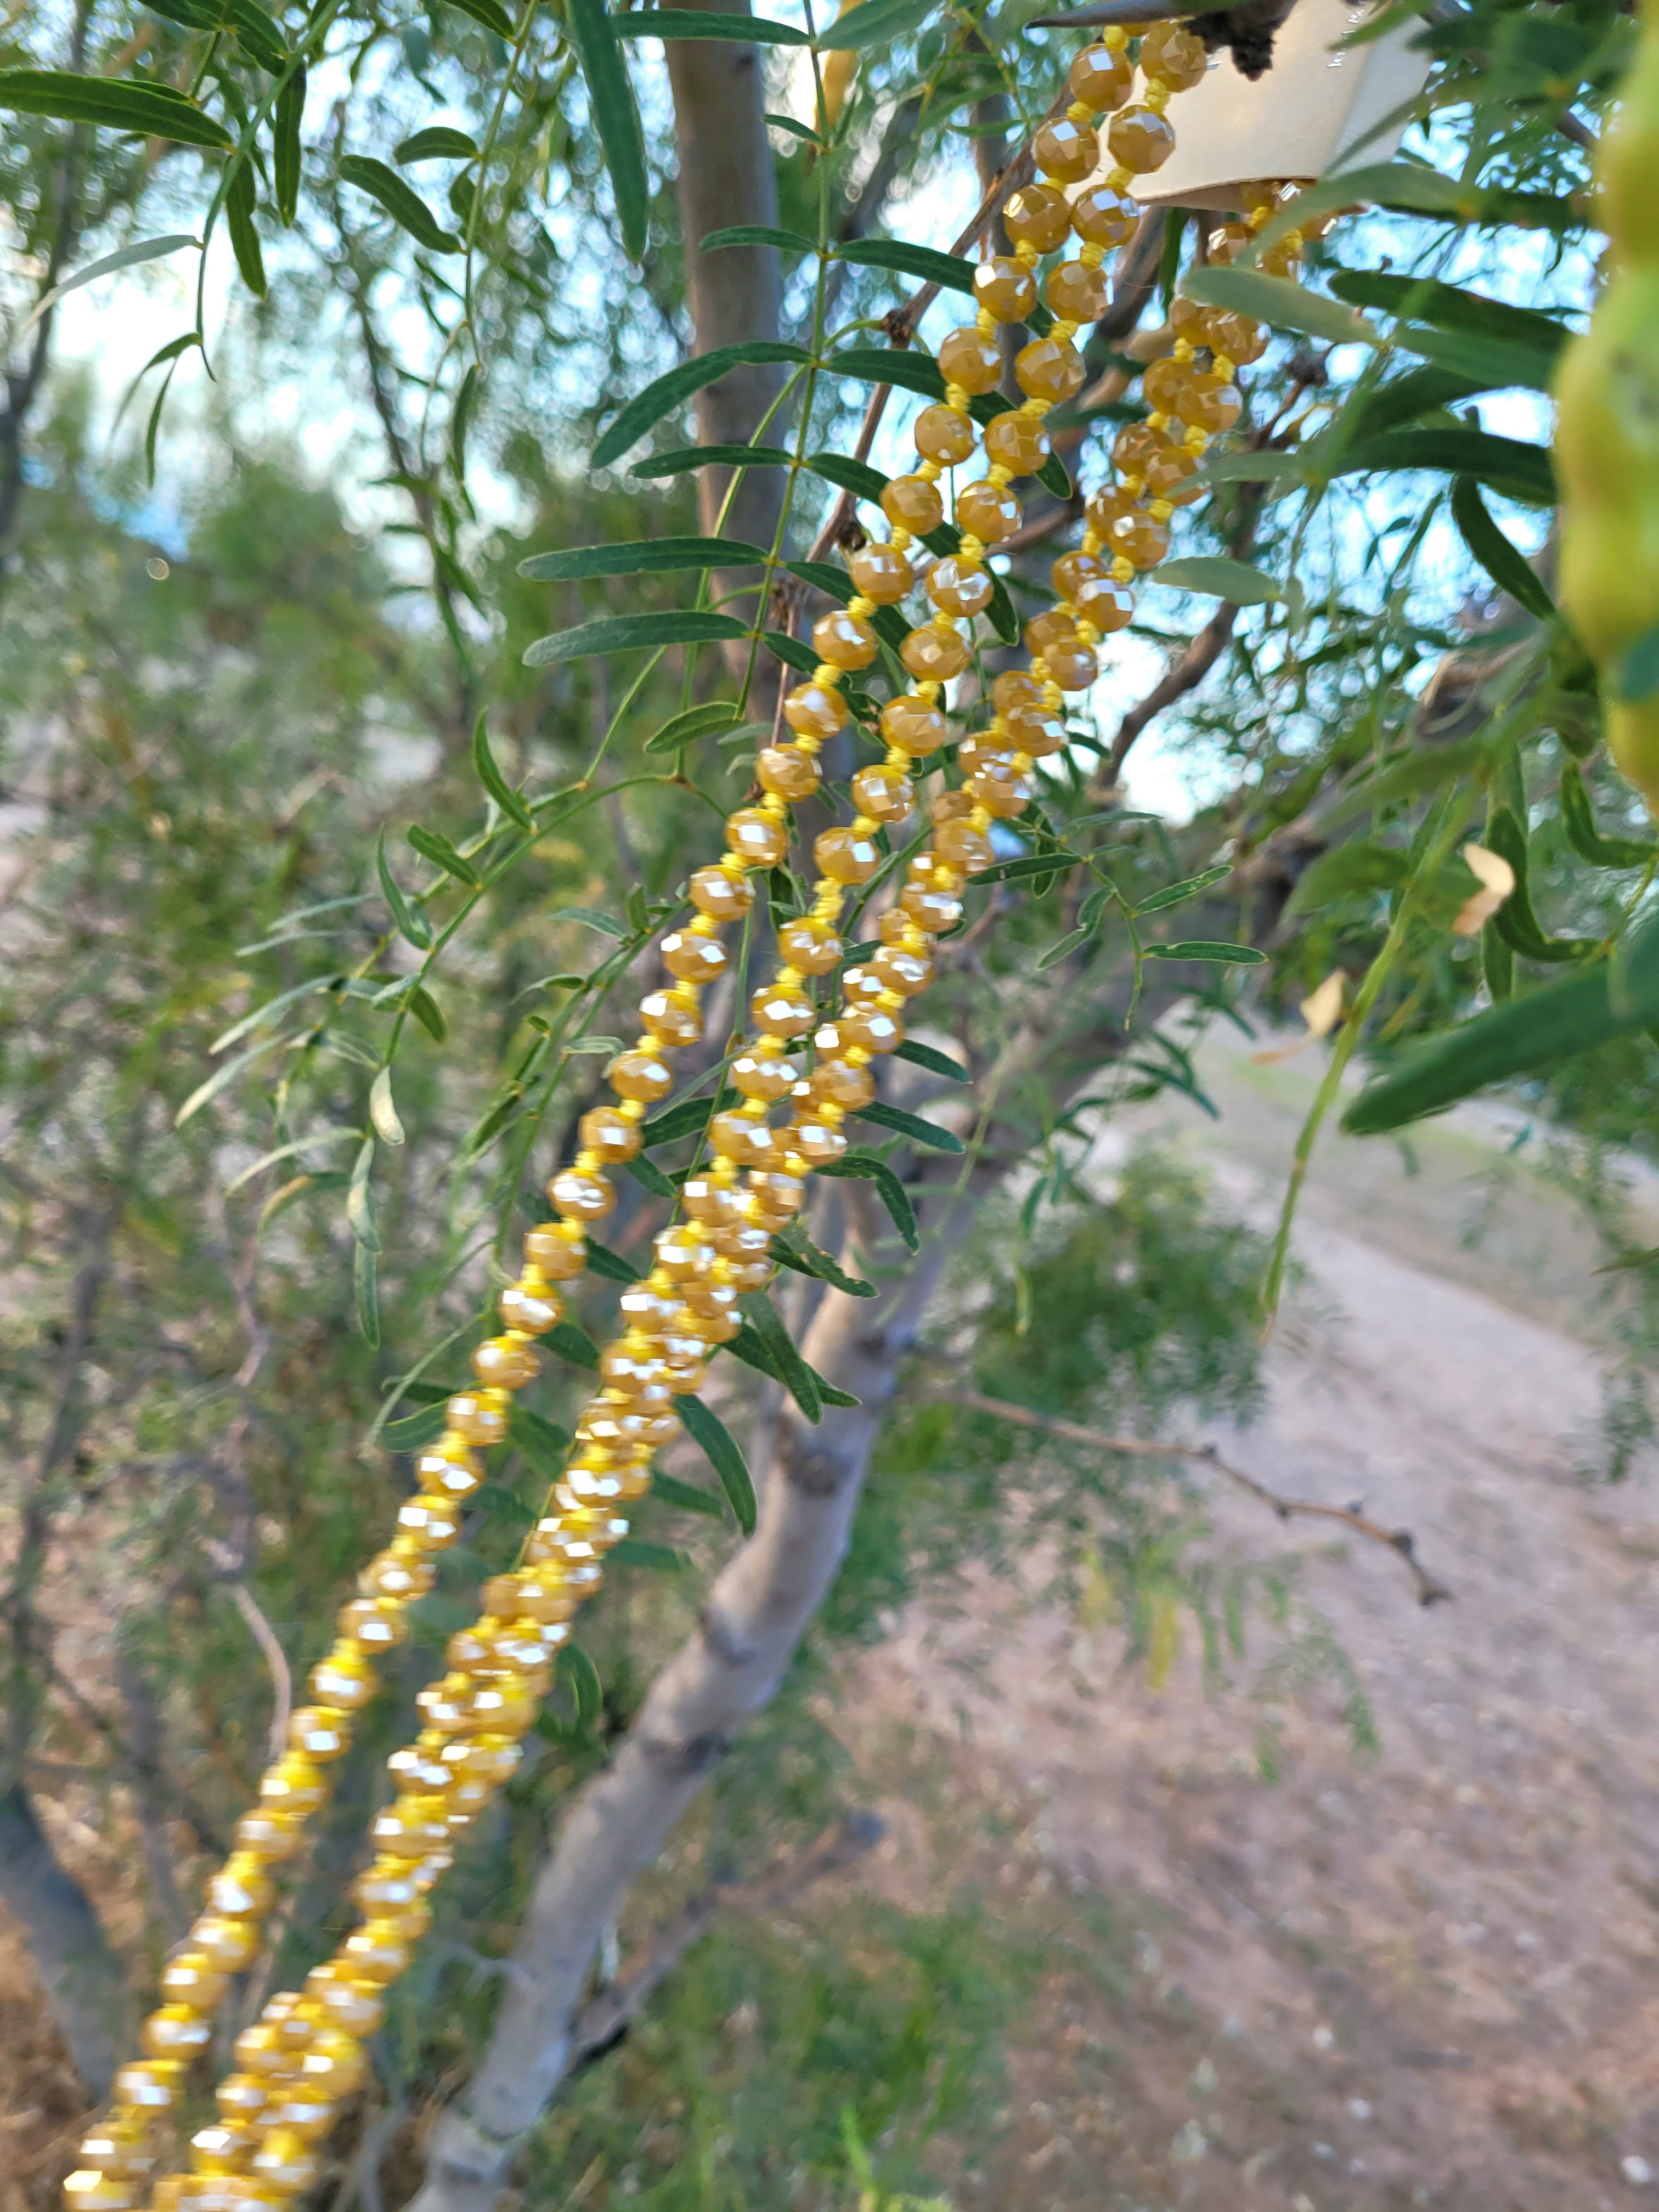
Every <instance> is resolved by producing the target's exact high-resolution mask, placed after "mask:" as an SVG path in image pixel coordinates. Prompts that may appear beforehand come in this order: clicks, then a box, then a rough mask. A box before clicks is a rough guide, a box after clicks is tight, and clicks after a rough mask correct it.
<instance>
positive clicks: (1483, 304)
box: [1330, 269, 1572, 360]
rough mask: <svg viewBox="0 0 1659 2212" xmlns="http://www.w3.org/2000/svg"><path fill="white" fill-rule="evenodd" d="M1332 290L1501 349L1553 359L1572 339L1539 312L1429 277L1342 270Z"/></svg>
mask: <svg viewBox="0 0 1659 2212" xmlns="http://www.w3.org/2000/svg"><path fill="white" fill-rule="evenodd" d="M1330 287H1331V289H1332V291H1333V292H1334V293H1335V294H1336V295H1337V297H1338V298H1339V299H1340V300H1346V301H1347V303H1348V305H1349V306H1350V307H1380V308H1381V309H1382V310H1383V313H1385V314H1390V315H1402V316H1404V317H1406V318H1407V320H1409V321H1411V322H1413V323H1429V324H1432V325H1434V327H1435V328H1436V329H1437V330H1446V331H1466V332H1467V333H1468V335H1469V336H1470V337H1480V338H1492V339H1495V340H1496V341H1497V342H1498V343H1499V344H1501V345H1508V346H1516V347H1521V348H1523V349H1527V350H1528V351H1531V352H1534V353H1541V354H1543V355H1545V356H1547V357H1548V358H1549V359H1551V360H1553V359H1554V358H1555V357H1556V356H1558V355H1559V352H1560V350H1561V349H1562V347H1563V346H1564V345H1565V343H1566V342H1567V340H1568V339H1569V338H1570V337H1571V335H1572V333H1571V331H1569V330H1567V329H1566V327H1565V325H1563V324H1561V323H1559V322H1557V321H1556V320H1555V319H1554V317H1553V316H1551V315H1543V314H1540V313H1539V312H1538V310H1537V309H1536V308H1535V307H1510V305H1509V303H1508V302H1507V301H1504V300H1488V299H1486V298H1485V297H1483V296H1482V295H1481V294H1480V293H1479V292H1466V291H1463V290H1462V289H1460V288H1459V287H1458V286H1456V285H1455V284H1441V283H1435V282H1434V281H1433V280H1432V279H1431V278H1428V277H1424V276H1392V275H1389V274H1385V273H1384V272H1383V271H1381V270H1370V269H1338V270H1333V271H1332V272H1331V276H1330Z"/></svg>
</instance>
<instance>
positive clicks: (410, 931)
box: [374, 829, 432, 952]
mask: <svg viewBox="0 0 1659 2212" xmlns="http://www.w3.org/2000/svg"><path fill="white" fill-rule="evenodd" d="M374 866H375V872H376V873H377V874H378V875H379V877H380V894H381V896H382V897H383V898H384V899H385V900H386V904H387V905H388V906H389V907H390V908H391V909H392V921H394V922H395V923H396V925H397V928H398V935H399V936H400V937H402V938H404V939H406V940H407V941H408V943H410V945H413V946H414V947H415V949H416V951H417V952H425V951H429V950H430V948H431V945H432V924H431V923H430V922H429V921H428V920H427V918H426V916H425V915H424V914H422V911H421V909H420V908H419V907H417V906H411V905H410V902H409V901H408V900H407V899H406V898H405V897H404V894H403V890H402V889H401V887H400V886H399V884H398V878H396V877H395V876H394V875H393V874H392V866H391V863H390V861H388V860H387V859H386V831H385V830H384V829H382V830H381V832H380V839H379V842H377V843H376V845H375V848H374Z"/></svg>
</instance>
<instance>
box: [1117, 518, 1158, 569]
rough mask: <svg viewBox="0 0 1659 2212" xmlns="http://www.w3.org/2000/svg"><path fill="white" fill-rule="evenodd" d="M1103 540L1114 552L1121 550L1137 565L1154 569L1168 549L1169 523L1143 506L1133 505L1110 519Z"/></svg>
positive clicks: (1125, 556)
mask: <svg viewBox="0 0 1659 2212" xmlns="http://www.w3.org/2000/svg"><path fill="white" fill-rule="evenodd" d="M1106 540H1107V544H1109V546H1110V548H1111V550H1112V551H1113V552H1114V553H1121V555H1122V556H1123V557H1124V559H1125V560H1126V561H1130V562H1133V564H1134V566H1135V567H1136V568H1156V567H1157V566H1158V562H1160V561H1161V560H1163V558H1164V556H1165V555H1166V554H1167V553H1168V551H1169V550H1170V526H1169V525H1168V523H1167V522H1159V521H1158V520H1156V519H1155V518H1154V517H1153V516H1152V515H1150V514H1148V513H1146V510H1145V508H1143V507H1132V508H1131V509H1130V510H1129V512H1128V513H1127V514H1120V515H1119V516H1118V517H1117V518H1116V520H1115V521H1114V522H1113V524H1112V526H1111V528H1110V529H1109V531H1108V532H1107V533H1106Z"/></svg>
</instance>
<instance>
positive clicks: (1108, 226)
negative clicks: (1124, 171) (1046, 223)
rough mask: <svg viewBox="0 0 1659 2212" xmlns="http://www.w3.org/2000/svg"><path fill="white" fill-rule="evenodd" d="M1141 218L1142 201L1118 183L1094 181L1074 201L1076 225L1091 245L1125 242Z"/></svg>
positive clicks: (1075, 229)
mask: <svg viewBox="0 0 1659 2212" xmlns="http://www.w3.org/2000/svg"><path fill="white" fill-rule="evenodd" d="M1124 167H1126V168H1127V167H1128V164H1127V162H1126V163H1125V164H1124ZM1139 221H1140V209H1139V204H1138V203H1137V202H1135V201H1134V200H1132V199H1131V198H1129V197H1128V196H1127V193H1124V192H1121V191H1118V189H1117V187H1116V186H1115V185H1090V187H1089V189H1088V190H1087V191H1084V192H1079V194H1078V196H1077V197H1076V199H1075V200H1073V203H1072V228H1073V230H1074V231H1075V232H1076V233H1077V235H1078V236H1079V238H1080V239H1081V240H1083V241H1084V243H1085V245H1087V246H1122V245H1123V244H1125V243H1126V241H1127V240H1129V239H1130V238H1132V237H1133V235H1134V230H1135V226H1136V224H1137V223H1138V222H1139Z"/></svg>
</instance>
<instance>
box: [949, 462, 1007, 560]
mask: <svg viewBox="0 0 1659 2212" xmlns="http://www.w3.org/2000/svg"><path fill="white" fill-rule="evenodd" d="M1020 520H1021V516H1020V505H1019V501H1018V500H1017V499H1016V498H1015V497H1014V495H1013V494H1012V492H1011V491H1010V490H1009V489H1008V488H1007V486H1006V484H996V483H991V482H990V480H989V478H988V477H981V479H980V481H979V482H978V483H970V484H967V485H964V486H963V489H962V490H961V491H959V492H958V493H957V523H958V524H959V526H961V527H962V528H963V530H965V531H968V532H969V533H970V534H971V535H972V536H973V537H975V538H981V539H982V540H983V541H984V543H985V544H987V545H998V544H1001V542H1002V540H1003V539H1004V538H1012V536H1013V534H1014V532H1015V531H1017V530H1018V528H1019V526H1020Z"/></svg>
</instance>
